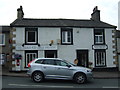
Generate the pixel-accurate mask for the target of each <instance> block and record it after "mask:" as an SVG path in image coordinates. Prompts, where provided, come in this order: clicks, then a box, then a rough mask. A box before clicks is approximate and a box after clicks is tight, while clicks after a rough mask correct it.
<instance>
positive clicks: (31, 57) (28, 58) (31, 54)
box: [25, 51, 38, 67]
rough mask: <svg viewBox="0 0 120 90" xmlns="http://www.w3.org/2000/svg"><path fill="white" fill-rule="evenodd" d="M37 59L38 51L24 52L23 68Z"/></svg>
mask: <svg viewBox="0 0 120 90" xmlns="http://www.w3.org/2000/svg"><path fill="white" fill-rule="evenodd" d="M37 57H38V51H25V67H28V63H29V62H30V61H32V60H34V59H35V58H37Z"/></svg>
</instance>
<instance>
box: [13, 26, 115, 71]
mask: <svg viewBox="0 0 120 90" xmlns="http://www.w3.org/2000/svg"><path fill="white" fill-rule="evenodd" d="M57 39H61V30H60V28H42V27H40V28H38V43H39V44H41V45H48V44H49V43H50V41H51V40H54V44H55V45H57ZM105 41H106V44H107V45H108V50H106V63H107V67H115V66H116V65H114V64H113V61H114V60H113V48H112V46H113V44H112V29H106V30H105ZM23 43H25V28H19V27H18V28H17V29H16V44H20V45H22V44H23ZM93 44H94V32H93V28H73V45H58V58H62V59H66V60H68V61H70V62H72V63H73V61H74V59H76V56H77V55H76V54H77V53H76V50H80V49H82V50H86V49H87V50H88V51H89V61H91V62H93V67H94V66H95V64H94V50H93V49H92V45H93ZM15 52H16V53H18V54H21V55H22V56H23V62H22V70H24V64H25V63H24V62H25V56H24V51H15ZM38 57H44V51H43V50H40V51H38Z"/></svg>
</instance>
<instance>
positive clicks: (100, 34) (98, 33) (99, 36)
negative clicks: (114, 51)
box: [94, 29, 105, 44]
mask: <svg viewBox="0 0 120 90" xmlns="http://www.w3.org/2000/svg"><path fill="white" fill-rule="evenodd" d="M94 38H95V40H94V41H95V44H104V43H105V38H104V30H103V29H95V31H94Z"/></svg>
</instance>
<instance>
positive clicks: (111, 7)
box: [0, 0, 120, 26]
mask: <svg viewBox="0 0 120 90" xmlns="http://www.w3.org/2000/svg"><path fill="white" fill-rule="evenodd" d="M119 1H120V0H0V11H1V14H0V25H9V24H10V23H11V22H13V21H14V20H15V19H16V18H17V8H19V7H20V5H22V6H23V11H24V14H25V15H24V18H66V19H90V18H91V13H92V11H93V8H94V7H95V6H98V9H99V10H100V11H101V20H102V21H104V22H107V23H110V24H112V25H115V26H117V25H118V2H119Z"/></svg>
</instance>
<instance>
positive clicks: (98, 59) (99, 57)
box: [95, 50, 106, 66]
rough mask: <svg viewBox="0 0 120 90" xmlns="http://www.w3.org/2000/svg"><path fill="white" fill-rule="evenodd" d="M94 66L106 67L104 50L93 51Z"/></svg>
mask: <svg viewBox="0 0 120 90" xmlns="http://www.w3.org/2000/svg"><path fill="white" fill-rule="evenodd" d="M95 66H106V52H105V50H95Z"/></svg>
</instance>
